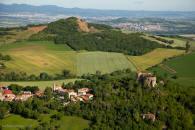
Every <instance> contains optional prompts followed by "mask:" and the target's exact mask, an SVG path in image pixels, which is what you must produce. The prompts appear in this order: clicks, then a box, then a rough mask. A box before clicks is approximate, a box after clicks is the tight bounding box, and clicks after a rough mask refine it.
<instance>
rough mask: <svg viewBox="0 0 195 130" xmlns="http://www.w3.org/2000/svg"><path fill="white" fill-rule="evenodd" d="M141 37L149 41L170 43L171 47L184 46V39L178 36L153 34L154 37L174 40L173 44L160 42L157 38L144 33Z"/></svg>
mask: <svg viewBox="0 0 195 130" xmlns="http://www.w3.org/2000/svg"><path fill="white" fill-rule="evenodd" d="M142 37H143V38H145V39H148V40H151V41H155V42H158V43H159V44H164V45H170V46H172V47H185V46H186V40H183V39H179V38H169V37H160V36H155V37H160V38H162V39H166V40H174V43H173V44H167V43H164V42H161V41H159V40H156V39H155V38H152V37H149V35H148V34H145V35H144V36H142Z"/></svg>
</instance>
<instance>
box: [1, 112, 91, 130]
mask: <svg viewBox="0 0 195 130" xmlns="http://www.w3.org/2000/svg"><path fill="white" fill-rule="evenodd" d="M50 116H51V114H44V115H41V117H40V118H42V120H43V121H49V120H50ZM56 124H58V126H60V128H59V130H82V129H85V128H87V127H89V121H87V120H84V119H82V118H80V117H71V116H64V117H63V118H62V119H61V120H59V121H57V122H56ZM0 125H2V127H3V130H19V128H17V127H20V128H26V127H30V128H35V127H37V126H38V125H39V122H38V121H37V120H33V119H27V118H23V117H21V116H19V115H14V114H11V115H9V116H8V117H6V118H5V119H3V120H1V121H0Z"/></svg>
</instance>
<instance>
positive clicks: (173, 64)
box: [151, 52, 195, 86]
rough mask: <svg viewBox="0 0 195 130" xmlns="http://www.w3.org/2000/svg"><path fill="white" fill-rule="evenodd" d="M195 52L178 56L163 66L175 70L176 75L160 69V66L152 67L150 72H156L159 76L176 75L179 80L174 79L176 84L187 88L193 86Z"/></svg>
mask: <svg viewBox="0 0 195 130" xmlns="http://www.w3.org/2000/svg"><path fill="white" fill-rule="evenodd" d="M194 59H195V52H193V53H190V54H187V55H184V56H180V57H177V58H174V59H171V60H169V61H166V62H164V63H163V64H165V65H167V66H168V67H170V68H171V69H173V70H175V71H176V72H177V73H176V74H171V73H170V72H169V71H167V70H165V69H163V68H161V67H160V66H158V67H154V68H152V69H151V70H152V71H157V72H158V73H160V74H164V73H168V74H169V76H173V75H177V76H178V77H179V78H178V79H176V80H175V81H177V82H178V83H181V84H183V85H187V86H195V69H194V67H195V60H194Z"/></svg>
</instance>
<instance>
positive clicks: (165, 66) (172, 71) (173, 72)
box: [160, 64, 177, 74]
mask: <svg viewBox="0 0 195 130" xmlns="http://www.w3.org/2000/svg"><path fill="white" fill-rule="evenodd" d="M160 67H162V68H163V69H165V70H167V71H168V72H170V73H172V74H176V73H177V71H175V70H174V69H172V68H170V67H169V66H167V65H164V64H160Z"/></svg>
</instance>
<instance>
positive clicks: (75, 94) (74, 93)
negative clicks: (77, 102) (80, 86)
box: [68, 90, 77, 98]
mask: <svg viewBox="0 0 195 130" xmlns="http://www.w3.org/2000/svg"><path fill="white" fill-rule="evenodd" d="M72 96H73V97H77V93H76V92H75V91H74V90H68V97H69V98H71V97H72Z"/></svg>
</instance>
